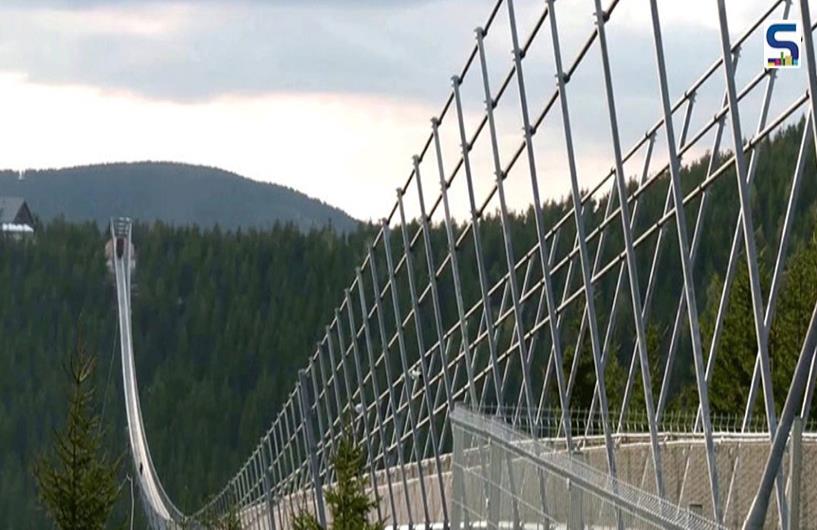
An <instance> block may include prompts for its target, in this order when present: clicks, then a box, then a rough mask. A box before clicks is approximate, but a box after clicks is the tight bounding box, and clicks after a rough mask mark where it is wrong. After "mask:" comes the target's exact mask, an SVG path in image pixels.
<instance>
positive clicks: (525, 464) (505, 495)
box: [451, 407, 723, 530]
mask: <svg viewBox="0 0 817 530" xmlns="http://www.w3.org/2000/svg"><path fill="white" fill-rule="evenodd" d="M451 420H452V429H453V434H454V452H453V467H452V472H453V495H452V511H453V512H454V515H453V517H454V518H453V519H452V524H453V527H454V528H496V529H499V528H514V529H515V528H531V529H533V528H568V529H578V528H599V529H601V528H632V529H641V528H643V529H653V528H655V529H659V528H678V529H680V528H691V529H700V530H708V529H712V530H716V529H721V528H723V527H722V526H721V525H719V524H717V523H715V522H713V521H710V520H708V519H706V518H704V517H703V516H701V515H700V514H697V513H695V512H694V511H692V510H689V509H685V508H682V507H679V506H678V505H675V504H672V503H670V502H668V501H666V500H664V499H661V498H659V497H657V496H655V495H652V494H650V493H648V492H646V491H644V490H641V489H639V488H637V487H635V486H633V485H631V484H628V483H626V482H624V481H622V480H619V479H616V478H615V477H613V476H611V475H610V474H609V473H605V472H603V471H601V470H599V469H597V468H595V467H593V466H591V465H589V464H587V463H586V462H584V461H583V459H582V457H581V455H578V454H575V453H569V452H567V451H565V450H564V448H561V447H558V446H556V445H554V444H552V443H550V442H549V441H547V440H541V439H538V438H535V437H532V436H530V435H529V434H528V433H525V432H523V431H520V430H517V429H514V428H512V427H511V426H509V425H508V424H507V423H506V422H504V421H503V420H502V419H501V418H496V417H492V416H487V415H484V414H481V413H477V412H473V411H468V410H466V409H464V408H461V407H458V408H457V409H455V411H454V413H453V414H452V415H451Z"/></svg>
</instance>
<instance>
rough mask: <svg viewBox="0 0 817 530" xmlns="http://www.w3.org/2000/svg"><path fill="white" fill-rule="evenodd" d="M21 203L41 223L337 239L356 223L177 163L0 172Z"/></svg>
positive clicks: (261, 186)
mask: <svg viewBox="0 0 817 530" xmlns="http://www.w3.org/2000/svg"><path fill="white" fill-rule="evenodd" d="M4 195H10V196H19V197H23V198H25V200H26V201H27V202H28V204H29V206H30V207H31V210H32V212H33V213H34V215H36V216H38V217H39V218H41V219H42V220H44V221H48V220H50V219H53V218H56V217H59V216H64V217H65V219H66V220H69V221H88V220H93V221H96V222H97V223H100V224H105V223H107V222H108V220H109V219H110V218H111V217H113V216H129V217H133V218H135V219H138V220H140V221H146V222H150V221H157V220H158V221H163V222H166V223H168V224H172V225H199V226H203V227H211V226H214V225H216V224H218V225H219V226H220V227H222V228H225V229H230V230H234V229H236V228H239V227H242V228H269V227H271V226H272V225H273V224H275V223H276V222H280V223H293V224H294V225H296V226H298V227H299V228H300V229H302V230H309V229H311V228H320V227H323V226H327V225H331V226H332V227H333V228H335V229H336V230H338V231H340V232H347V231H350V230H353V229H354V228H355V227H356V226H357V224H358V221H356V220H355V219H354V218H352V217H351V216H349V215H348V214H347V213H346V212H344V211H342V210H340V209H339V208H335V207H334V206H330V205H328V204H326V203H324V202H322V201H320V200H318V199H313V198H311V197H308V196H307V195H304V194H303V193H300V192H298V191H295V190H293V189H291V188H287V187H285V186H280V185H278V184H271V183H265V182H258V181H254V180H250V179H248V178H245V177H242V176H240V175H237V174H235V173H231V172H229V171H225V170H222V169H218V168H214V167H207V166H195V165H190V164H181V163H174V162H130V163H111V164H99V165H89V166H78V167H71V168H63V169H45V170H28V171H26V172H25V178H24V179H22V180H20V179H19V174H18V173H17V172H16V171H9V170H6V171H0V196H4Z"/></svg>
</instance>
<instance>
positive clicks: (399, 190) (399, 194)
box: [384, 188, 403, 220]
mask: <svg viewBox="0 0 817 530" xmlns="http://www.w3.org/2000/svg"><path fill="white" fill-rule="evenodd" d="M394 192H395V193H396V194H397V198H398V199H400V198H402V197H403V188H395V189H394ZM384 220H385V219H384Z"/></svg>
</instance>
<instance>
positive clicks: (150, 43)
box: [0, 0, 484, 100]
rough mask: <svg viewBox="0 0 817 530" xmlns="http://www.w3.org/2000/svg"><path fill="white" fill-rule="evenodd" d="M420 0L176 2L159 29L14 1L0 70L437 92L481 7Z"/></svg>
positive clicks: (195, 89)
mask: <svg viewBox="0 0 817 530" xmlns="http://www.w3.org/2000/svg"><path fill="white" fill-rule="evenodd" d="M435 1H436V0H435ZM40 3H43V4H49V5H56V4H60V3H61V2H60V1H59V0H42V1H41V2H40ZM249 3H254V4H256V5H254V6H250V5H248V4H249ZM338 3H339V2H334V4H338ZM423 3H424V2H419V1H418V2H414V4H416V5H415V6H414V7H412V6H410V5H408V4H402V3H401V5H400V7H399V8H397V7H390V8H384V7H382V6H383V5H385V4H386V2H385V1H382V2H376V1H375V0H356V1H355V5H357V6H370V7H371V6H375V5H377V6H381V7H379V8H376V9H354V10H350V9H348V8H338V7H332V6H330V5H329V4H332V2H328V1H326V2H318V4H320V5H318V6H316V7H307V6H305V5H304V4H299V5H298V6H297V7H295V6H286V5H283V4H289V2H284V3H282V4H281V5H276V7H269V5H266V4H269V3H266V4H264V3H262V2H260V1H257V2H252V0H245V1H244V4H247V5H242V4H241V3H239V4H238V5H235V4H231V5H230V7H225V6H222V5H216V4H218V2H216V0H212V2H206V3H205V5H200V4H197V5H196V6H195V7H193V6H188V7H189V8H190V9H191V17H190V20H186V21H185V23H184V24H183V27H182V28H180V29H177V30H174V31H171V32H169V33H167V34H161V35H140V34H111V33H96V32H93V31H89V32H83V31H76V28H70V27H64V28H61V27H59V26H58V27H56V28H54V27H48V28H44V27H41V26H40V25H38V24H37V19H36V16H35V15H33V14H32V15H30V16H29V15H28V14H27V12H26V10H19V9H17V10H13V11H12V12H13V16H4V17H2V20H0V69H3V70H14V71H19V72H24V73H25V74H26V75H27V76H28V77H29V78H30V79H32V80H34V81H37V82H43V83H55V84H61V83H71V84H85V85H93V86H97V87H102V88H110V89H124V90H129V91H133V92H137V93H139V94H142V95H145V96H147V97H152V98H162V99H172V100H197V99H206V98H211V97H215V96H218V95H222V94H227V93H243V94H254V93H267V92H280V91H330V92H350V93H368V94H371V93H377V94H394V95H398V96H414V97H419V98H424V97H429V96H439V95H440V90H435V89H434V87H435V86H440V85H442V86H445V83H446V80H447V79H448V77H449V76H450V74H451V73H453V71H454V70H455V69H456V68H458V67H459V64H460V63H461V61H462V60H463V59H462V58H463V57H464V55H465V50H466V49H467V47H468V45H470V42H468V41H466V42H462V39H461V38H460V37H461V36H462V33H465V34H466V35H467V34H468V31H467V30H466V28H470V27H473V26H474V25H475V24H476V23H477V21H479V18H480V17H481V16H484V14H483V13H482V11H484V10H483V9H479V8H478V7H481V6H473V3H472V4H471V7H469V6H468V5H467V0H447V1H444V2H438V3H439V6H437V8H435V9H436V10H437V11H438V12H439V13H440V15H441V16H440V17H439V18H436V19H431V20H422V13H423V12H424V9H423V7H422V6H420V4H423ZM84 4H86V5H105V6H108V7H110V6H112V5H125V4H128V5H135V4H131V2H129V1H128V0H120V1H119V2H116V1H108V2H103V1H102V0H85V2H84ZM225 4H226V3H225ZM262 4H264V5H262ZM276 4H277V3H276ZM140 6H141V7H140V9H141V10H142V12H144V9H145V7H144V4H140ZM417 6H419V7H417ZM4 9H6V8H4ZM0 13H2V11H0ZM457 19H459V20H468V26H464V27H463V28H462V31H461V32H460V33H458V32H457V31H452V30H451V29H450V25H451V23H452V20H457ZM443 92H444V90H443Z"/></svg>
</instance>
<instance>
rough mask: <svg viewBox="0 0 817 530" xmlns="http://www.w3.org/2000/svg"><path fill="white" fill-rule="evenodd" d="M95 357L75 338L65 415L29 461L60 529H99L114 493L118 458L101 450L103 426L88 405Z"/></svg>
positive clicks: (40, 491)
mask: <svg viewBox="0 0 817 530" xmlns="http://www.w3.org/2000/svg"><path fill="white" fill-rule="evenodd" d="M94 367H95V360H94V358H93V357H91V356H89V355H88V354H87V353H86V352H85V350H84V348H83V346H82V344H81V343H78V345H77V347H76V350H75V351H74V353H72V355H71V356H70V358H69V361H68V366H67V367H66V368H67V369H66V371H67V373H68V376H69V378H70V381H69V383H70V390H69V396H68V416H67V418H66V422H65V426H64V427H63V429H62V430H61V431H59V432H56V433H55V438H54V445H53V447H52V448H51V450H50V451H49V452H48V453H46V454H43V455H42V456H41V457H40V459H39V460H38V461H37V463H36V464H35V467H34V476H35V479H36V481H37V484H38V486H39V493H40V501H41V503H42V505H43V506H44V508H45V510H46V511H47V513H48V515H49V517H50V518H51V519H52V520H53V522H54V523H55V524H56V525H57V527H58V528H60V529H61V530H102V529H103V528H105V526H106V524H107V522H108V518H109V517H110V515H111V511H112V510H113V507H114V504H115V503H116V499H117V497H118V494H119V488H118V486H117V474H118V470H119V465H120V462H121V458H120V459H115V460H114V459H111V458H109V457H108V456H107V453H105V452H104V451H103V450H102V443H103V432H102V430H101V429H100V418H99V416H98V415H97V414H96V412H95V411H94V389H93V383H92V377H93V374H94Z"/></svg>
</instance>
